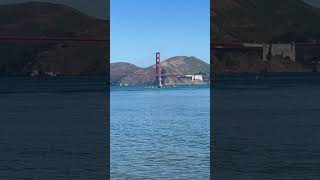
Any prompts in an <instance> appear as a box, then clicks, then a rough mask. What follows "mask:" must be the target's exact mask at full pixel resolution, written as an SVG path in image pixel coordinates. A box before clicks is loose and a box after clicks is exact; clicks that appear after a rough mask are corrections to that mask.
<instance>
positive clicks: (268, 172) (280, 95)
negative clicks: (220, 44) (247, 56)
mask: <svg viewBox="0 0 320 180" xmlns="http://www.w3.org/2000/svg"><path fill="white" fill-rule="evenodd" d="M212 93H213V94H212V97H213V102H214V104H213V108H214V111H213V118H214V122H213V123H214V136H215V142H216V143H215V145H214V151H213V162H214V167H213V168H214V179H217V180H220V179H221V180H225V179H236V180H256V179H259V180H262V179H263V180H264V179H266V180H267V179H268V180H278V179H281V180H298V179H299V180H300V179H301V180H302V179H310V180H316V179H319V178H320V141H319V139H320V76H319V75H316V74H315V75H312V74H309V75H308V74H291V75H273V76H267V77H261V78H259V80H258V81H256V77H255V76H240V77H232V78H231V77H224V78H218V81H217V82H216V84H215V87H214V89H213V91H212Z"/></svg>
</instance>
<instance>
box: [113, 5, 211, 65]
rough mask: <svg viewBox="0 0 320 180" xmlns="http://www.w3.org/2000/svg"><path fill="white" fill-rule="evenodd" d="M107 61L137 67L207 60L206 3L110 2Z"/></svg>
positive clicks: (208, 12) (208, 52)
mask: <svg viewBox="0 0 320 180" xmlns="http://www.w3.org/2000/svg"><path fill="white" fill-rule="evenodd" d="M110 3H111V6H110V8H111V9H110V10H111V11H110V23H111V25H110V26H111V27H110V28H111V29H110V30H111V35H110V39H111V42H110V43H111V62H119V61H125V62H130V63H133V64H136V65H138V66H141V67H147V66H149V65H152V64H154V56H155V52H156V51H160V52H161V58H162V60H165V59H167V58H170V57H173V56H195V57H197V58H200V59H202V60H204V61H206V62H209V61H210V0H111V1H110Z"/></svg>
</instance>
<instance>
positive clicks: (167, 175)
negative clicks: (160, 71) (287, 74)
mask: <svg viewBox="0 0 320 180" xmlns="http://www.w3.org/2000/svg"><path fill="white" fill-rule="evenodd" d="M209 94H210V89H209V88H208V87H200V88H199V87H198V88H192V87H191V88H190V87H184V88H164V89H145V88H143V87H135V88H112V90H111V97H110V98H111V179H139V178H140V179H199V180H200V179H201V180H202V179H203V180H204V179H209V169H210V168H209V162H210V150H209V147H210V139H209V138H210V137H209V135H210V97H209Z"/></svg>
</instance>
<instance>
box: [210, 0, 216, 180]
mask: <svg viewBox="0 0 320 180" xmlns="http://www.w3.org/2000/svg"><path fill="white" fill-rule="evenodd" d="M213 1H214V0H210V179H214V178H213V174H214V145H215V144H216V143H215V136H214V132H215V119H214V118H213V117H214V116H213V115H214V110H213V109H214V108H213V107H214V105H215V104H214V96H213V95H214V78H215V77H214V69H213V64H214V63H213V62H214V59H213V43H214V42H213V37H214V34H213V33H214V32H213V20H214V19H213Z"/></svg>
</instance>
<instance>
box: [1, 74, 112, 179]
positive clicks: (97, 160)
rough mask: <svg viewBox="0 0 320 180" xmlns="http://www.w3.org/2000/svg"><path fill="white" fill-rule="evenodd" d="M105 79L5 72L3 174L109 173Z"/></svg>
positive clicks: (30, 176)
mask: <svg viewBox="0 0 320 180" xmlns="http://www.w3.org/2000/svg"><path fill="white" fill-rule="evenodd" d="M104 82H105V81H104V78H103V77H77V78H71V77H70V78H1V79H0V179H1V180H2V179H4V180H7V179H8V180H16V179H18V180H19V179H24V180H26V179H30V180H31V179H47V180H51V179H55V180H56V179H57V180H60V179H61V180H65V179H75V180H78V179H83V180H88V179H107V172H108V171H107V164H106V162H107V160H106V158H107V156H106V148H107V146H108V145H107V144H106V123H105V122H104V112H105V97H106V92H104V87H105V86H104Z"/></svg>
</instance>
